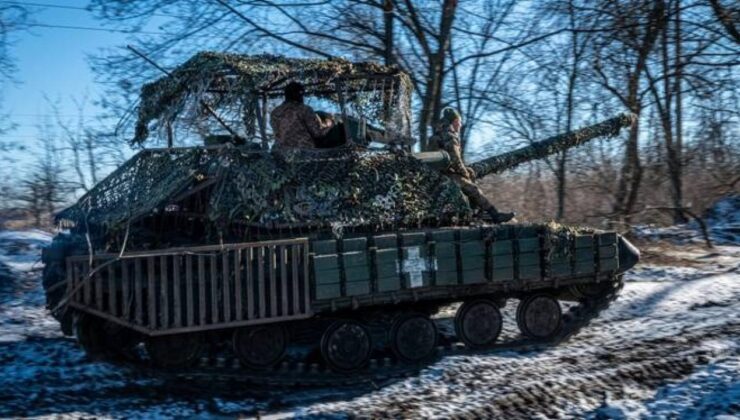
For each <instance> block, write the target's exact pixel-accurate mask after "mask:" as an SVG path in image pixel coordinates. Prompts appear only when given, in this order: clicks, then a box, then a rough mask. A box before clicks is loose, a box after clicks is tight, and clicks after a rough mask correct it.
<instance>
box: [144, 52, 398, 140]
mask: <svg viewBox="0 0 740 420" xmlns="http://www.w3.org/2000/svg"><path fill="white" fill-rule="evenodd" d="M291 81H300V82H301V83H303V84H304V85H305V86H306V95H307V96H315V97H321V98H326V99H329V100H332V101H334V102H338V100H339V98H338V92H340V93H341V94H343V95H344V96H345V99H346V101H347V103H348V111H352V110H353V109H354V110H355V111H356V113H357V114H361V115H362V116H363V117H365V118H368V119H369V120H371V122H375V123H379V122H381V121H382V122H383V125H384V126H385V128H386V130H388V131H389V132H390V133H394V134H398V135H400V136H405V137H408V136H410V119H411V111H410V97H411V90H412V87H411V82H410V79H409V77H408V75H406V74H405V73H403V72H401V71H399V70H398V69H397V68H395V67H389V66H383V65H379V64H375V63H352V62H349V61H347V60H344V59H339V58H332V59H298V58H286V57H281V56H274V55H254V56H250V55H238V54H228V53H216V52H201V53H198V54H196V55H195V56H193V57H192V58H191V59H190V60H188V61H187V62H185V63H184V64H182V65H180V66H179V67H177V68H176V69H174V70H173V71H172V72H170V74H169V75H168V76H166V77H163V78H161V79H159V80H157V81H155V82H153V83H149V84H147V85H144V87H143V88H142V90H141V103H140V105H139V108H138V120H137V123H136V134H135V137H134V138H133V140H132V143H137V144H138V143H142V142H144V141H145V140H146V139H147V138H148V136H149V130H150V128H151V126H152V122H153V121H155V120H156V122H157V123H156V127H158V128H163V127H166V126H167V125H168V124H173V123H174V122H175V121H176V120H177V119H178V118H179V117H181V121H186V122H189V123H194V122H195V121H197V120H199V119H207V118H208V117H209V116H208V115H207V113H206V112H205V110H204V107H203V103H207V104H208V105H209V106H211V107H212V108H213V109H215V110H217V112H218V113H219V114H220V115H221V116H222V117H223V119H225V120H228V121H234V119H236V120H237V121H238V120H243V121H244V123H245V125H246V128H245V130H244V132H243V134H244V135H246V136H251V135H254V134H255V130H256V128H255V124H256V123H255V121H256V113H257V112H258V107H259V106H260V105H259V101H263V102H262V103H264V101H266V100H267V99H269V98H280V97H282V95H283V87H284V86H285V85H286V84H287V83H289V82H291ZM390 110H392V112H390ZM233 128H235V129H236V128H237V127H236V126H235V127H233Z"/></svg>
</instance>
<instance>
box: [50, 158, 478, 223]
mask: <svg viewBox="0 0 740 420" xmlns="http://www.w3.org/2000/svg"><path fill="white" fill-rule="evenodd" d="M203 182H212V183H214V186H213V190H212V192H211V194H210V197H209V200H210V201H209V203H208V206H207V211H206V216H207V217H208V220H209V222H210V223H212V224H213V226H216V227H225V226H227V225H229V224H230V223H234V222H238V223H245V224H248V225H251V226H257V227H264V228H276V227H312V226H313V227H332V228H337V227H340V228H341V227H343V226H376V227H379V228H383V227H385V228H395V227H402V226H406V227H414V226H419V225H422V224H423V223H424V222H425V221H429V220H433V221H435V223H450V224H452V223H457V222H462V221H466V220H469V219H470V218H471V217H472V209H471V208H470V206H469V205H468V202H467V200H466V199H465V198H464V196H463V195H462V193H461V192H460V190H459V188H457V186H456V185H455V184H454V183H452V182H451V181H449V180H448V179H447V178H446V177H444V176H443V175H441V174H440V173H438V172H437V171H435V170H434V169H431V168H429V167H428V166H426V165H425V164H424V163H422V162H420V161H419V160H417V159H415V158H414V157H413V156H412V155H409V154H405V153H392V152H369V151H362V150H348V149H344V150H341V151H308V150H306V151H296V152H293V153H288V154H284V153H268V152H254V151H247V150H245V149H243V148H237V147H225V148H219V149H214V148H177V149H171V150H166V149H159V150H145V151H142V152H140V153H139V154H137V155H136V156H135V157H133V158H132V159H131V160H130V161H128V162H127V163H126V164H125V165H124V166H122V167H121V168H119V169H118V170H117V171H116V172H115V173H113V174H112V175H110V176H109V177H107V178H106V179H105V180H103V181H102V182H100V183H99V184H98V185H97V186H95V188H93V189H92V190H91V191H90V192H89V193H87V194H86V195H85V196H84V197H82V198H81V199H80V200H79V202H78V203H77V204H75V205H74V206H72V207H70V208H68V209H67V210H65V211H63V212H62V213H60V214H59V215H58V216H57V220H58V221H59V222H60V223H61V224H63V225H64V224H70V222H71V224H73V225H77V226H82V227H84V226H85V225H98V226H103V227H105V228H107V229H109V230H113V231H115V230H120V229H123V228H125V225H126V224H127V222H128V221H133V220H136V219H137V218H139V217H141V216H144V215H147V214H150V213H156V212H161V211H166V210H167V206H168V205H169V204H172V200H173V198H174V197H175V196H177V195H178V194H179V193H181V192H184V191H187V190H188V189H189V188H191V187H194V186H196V185H198V184H199V183H203Z"/></svg>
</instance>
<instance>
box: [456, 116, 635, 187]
mask: <svg viewBox="0 0 740 420" xmlns="http://www.w3.org/2000/svg"><path fill="white" fill-rule="evenodd" d="M635 118H636V117H635V116H634V115H633V114H620V115H618V116H616V117H614V118H611V119H608V120H606V121H602V122H600V123H598V124H594V125H590V126H588V127H584V128H581V129H578V130H574V131H570V132H568V133H564V134H559V135H557V136H553V137H550V138H547V139H545V140H542V141H538V142H535V143H532V144H531V145H529V146H525V147H522V148H520V149H517V150H514V151H511V152H507V153H502V154H500V155H496V156H492V157H489V158H486V159H483V160H481V161H479V162H476V163H473V164H471V165H470V166H471V167H472V168H473V170H474V171H475V175H476V177H477V178H482V177H484V176H486V175H489V174H494V173H499V172H503V171H505V170H508V169H513V168H515V167H517V166H519V165H520V164H522V163H525V162H529V161H532V160H537V159H542V158H544V157H546V156H549V155H552V154H555V153H558V152H562V151H565V150H568V149H570V148H573V147H577V146H580V145H582V144H584V143H586V142H588V141H590V140H593V139H595V138H599V137H603V136H610V137H615V136H616V135H618V134H619V130H620V129H621V128H623V127H629V126H630V125H632V123H633V122H634V121H635Z"/></svg>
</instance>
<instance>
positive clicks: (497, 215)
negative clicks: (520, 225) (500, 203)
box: [487, 207, 516, 224]
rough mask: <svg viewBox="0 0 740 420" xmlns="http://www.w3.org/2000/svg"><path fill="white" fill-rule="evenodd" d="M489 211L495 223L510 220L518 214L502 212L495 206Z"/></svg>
mask: <svg viewBox="0 0 740 420" xmlns="http://www.w3.org/2000/svg"><path fill="white" fill-rule="evenodd" d="M487 212H488V214H489V215H490V216H491V221H492V222H493V223H495V224H499V223H506V222H510V221H512V220H513V219H514V216H516V214H514V213H513V212H507V213H502V212H500V211H498V210H496V208H495V207H491V208H490V209H488V210H487Z"/></svg>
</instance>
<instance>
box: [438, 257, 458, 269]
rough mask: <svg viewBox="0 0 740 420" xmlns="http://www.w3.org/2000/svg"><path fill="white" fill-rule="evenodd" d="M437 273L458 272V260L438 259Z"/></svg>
mask: <svg viewBox="0 0 740 420" xmlns="http://www.w3.org/2000/svg"><path fill="white" fill-rule="evenodd" d="M437 271H457V259H456V258H437Z"/></svg>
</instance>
